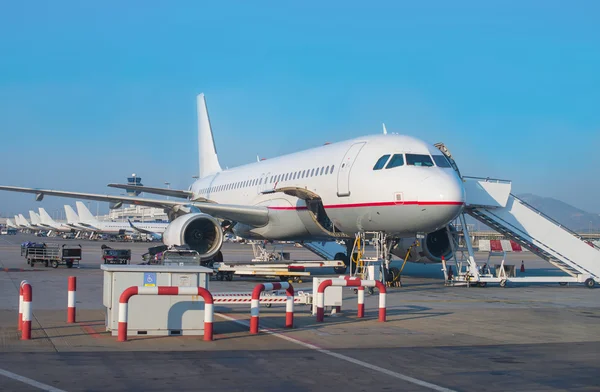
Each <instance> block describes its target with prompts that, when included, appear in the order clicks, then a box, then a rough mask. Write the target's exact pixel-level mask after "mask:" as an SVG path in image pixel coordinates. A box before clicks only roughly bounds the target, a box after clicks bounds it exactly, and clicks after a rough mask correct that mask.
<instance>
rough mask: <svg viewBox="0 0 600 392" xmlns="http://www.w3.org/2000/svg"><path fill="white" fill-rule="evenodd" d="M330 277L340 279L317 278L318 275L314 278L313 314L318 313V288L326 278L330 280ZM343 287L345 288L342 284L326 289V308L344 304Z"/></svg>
mask: <svg viewBox="0 0 600 392" xmlns="http://www.w3.org/2000/svg"><path fill="white" fill-rule="evenodd" d="M329 279H338V278H317V277H314V278H313V292H312V294H313V307H312V314H313V315H314V314H317V303H316V298H317V290H318V289H319V285H320V284H321V282H323V281H324V280H329ZM342 289H343V287H342V286H329V287H327V288H326V289H325V295H324V299H325V308H328V307H335V306H342Z"/></svg>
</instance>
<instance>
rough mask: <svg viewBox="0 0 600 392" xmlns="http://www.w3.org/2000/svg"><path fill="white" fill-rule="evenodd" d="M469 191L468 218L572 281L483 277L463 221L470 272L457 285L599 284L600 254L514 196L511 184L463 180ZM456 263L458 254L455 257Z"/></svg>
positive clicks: (573, 233) (485, 180)
mask: <svg viewBox="0 0 600 392" xmlns="http://www.w3.org/2000/svg"><path fill="white" fill-rule="evenodd" d="M463 182H464V186H465V191H466V203H465V211H464V212H465V213H466V214H469V215H470V216H472V217H473V218H475V219H477V220H478V221H480V222H482V223H484V224H485V225H487V226H489V227H491V228H492V229H494V230H496V231H498V232H499V233H501V234H503V235H505V236H506V237H508V238H510V239H512V240H513V241H515V242H517V243H519V244H520V245H521V246H523V247H525V248H527V249H529V250H530V251H531V252H533V253H535V254H536V255H538V256H539V257H541V258H542V259H544V260H546V261H548V262H549V263H551V264H552V265H554V266H555V267H557V268H559V269H560V270H562V271H564V272H565V273H566V274H567V276H564V277H560V276H548V277H542V276H538V277H533V276H527V277H508V276H506V275H503V276H489V275H488V276H485V275H483V274H480V273H479V272H478V269H477V265H476V263H475V258H474V253H473V246H472V244H471V238H470V235H469V233H468V230H467V225H466V221H465V219H464V215H461V216H460V217H459V219H460V220H461V226H462V230H463V233H464V240H465V244H466V247H467V251H468V257H467V266H468V268H467V272H466V273H465V274H461V273H459V274H458V275H457V277H456V278H457V279H458V280H461V279H464V280H467V281H471V282H482V283H484V284H485V283H486V282H498V283H500V284H501V285H502V286H504V285H505V284H506V282H536V283H550V282H558V283H570V282H573V283H584V284H585V285H586V286H587V287H589V288H593V287H594V286H595V285H596V284H597V283H598V284H600V248H599V247H597V246H595V245H594V244H592V243H591V242H586V241H584V240H583V239H581V238H580V237H579V236H578V235H577V233H575V232H573V231H571V230H569V229H568V228H566V227H564V226H562V225H561V224H560V223H558V222H556V221H555V220H553V219H552V218H550V217H548V216H546V215H544V214H543V213H542V212H540V211H538V210H536V209H535V208H534V207H532V206H531V205H529V204H527V203H526V202H524V201H523V200H521V199H519V198H518V197H516V196H515V195H513V194H512V193H511V182H510V181H505V180H497V179H490V178H477V177H463ZM455 260H457V258H456V253H455Z"/></svg>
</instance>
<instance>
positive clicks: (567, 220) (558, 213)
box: [467, 193, 600, 233]
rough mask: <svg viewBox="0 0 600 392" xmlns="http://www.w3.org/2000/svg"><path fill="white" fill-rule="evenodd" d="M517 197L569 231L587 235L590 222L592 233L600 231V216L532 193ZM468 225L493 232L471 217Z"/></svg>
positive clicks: (468, 219)
mask: <svg viewBox="0 0 600 392" xmlns="http://www.w3.org/2000/svg"><path fill="white" fill-rule="evenodd" d="M517 197H518V198H519V199H521V200H523V201H525V202H526V203H528V204H530V205H531V206H532V207H533V208H535V209H537V210H540V211H541V212H543V213H544V214H546V215H548V216H549V217H551V218H552V219H554V220H555V221H557V222H559V223H561V224H562V225H563V226H565V227H567V228H568V229H571V230H573V231H576V232H578V233H587V232H589V230H590V222H592V224H591V227H592V231H593V232H595V233H597V232H599V231H600V215H598V214H593V213H590V212H585V211H583V210H580V209H579V208H576V207H573V206H572V205H570V204H567V203H565V202H563V201H560V200H556V199H553V198H551V197H542V196H537V195H534V194H531V193H523V194H520V195H517ZM467 223H468V224H473V225H475V228H476V229H477V230H491V229H490V228H489V227H487V226H486V225H484V224H483V223H481V222H478V221H476V220H475V219H473V218H471V217H470V216H469V217H467Z"/></svg>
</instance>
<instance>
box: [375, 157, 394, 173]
mask: <svg viewBox="0 0 600 392" xmlns="http://www.w3.org/2000/svg"><path fill="white" fill-rule="evenodd" d="M389 157H390V154H387V155H384V156H382V157H381V158H379V159H378V160H377V163H375V166H373V170H381V169H383V167H384V166H385V163H386V162H387V161H388V159H389Z"/></svg>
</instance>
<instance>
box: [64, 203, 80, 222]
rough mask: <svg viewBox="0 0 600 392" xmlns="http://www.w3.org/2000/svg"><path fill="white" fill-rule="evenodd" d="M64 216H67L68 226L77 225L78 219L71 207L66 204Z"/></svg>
mask: <svg viewBox="0 0 600 392" xmlns="http://www.w3.org/2000/svg"><path fill="white" fill-rule="evenodd" d="M65 214H66V215H67V223H68V224H70V225H75V224H77V223H79V217H78V216H77V214H76V213H75V210H73V207H71V206H70V205H68V204H65Z"/></svg>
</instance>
